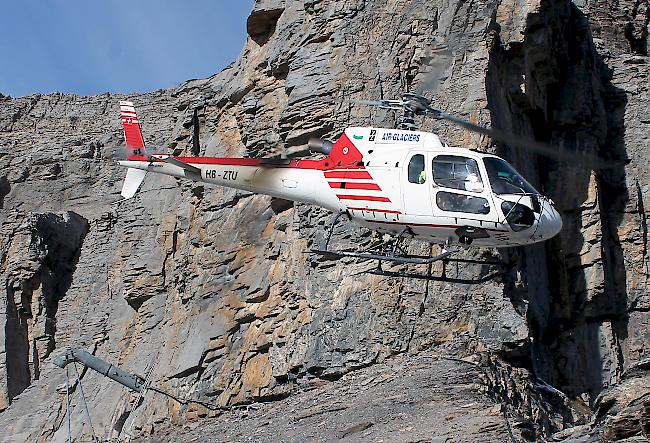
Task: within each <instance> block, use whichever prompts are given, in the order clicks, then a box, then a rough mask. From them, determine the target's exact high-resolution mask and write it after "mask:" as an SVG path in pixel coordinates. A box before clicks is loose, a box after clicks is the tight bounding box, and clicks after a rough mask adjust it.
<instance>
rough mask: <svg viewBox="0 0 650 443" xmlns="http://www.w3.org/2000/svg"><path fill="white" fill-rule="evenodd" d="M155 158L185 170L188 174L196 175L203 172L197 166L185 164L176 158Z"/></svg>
mask: <svg viewBox="0 0 650 443" xmlns="http://www.w3.org/2000/svg"><path fill="white" fill-rule="evenodd" d="M155 158H157V159H159V160H162V161H164V162H165V163H169V164H171V165H174V166H178V167H179V168H183V169H185V170H186V171H188V172H193V173H195V174H199V175H200V174H201V170H200V169H199V168H197V167H196V166H192V165H190V164H189V163H185V162H183V161H180V160H178V159H177V158H174V157H166V156H155Z"/></svg>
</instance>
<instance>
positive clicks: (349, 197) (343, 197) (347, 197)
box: [336, 194, 390, 203]
mask: <svg viewBox="0 0 650 443" xmlns="http://www.w3.org/2000/svg"><path fill="white" fill-rule="evenodd" d="M336 196H337V197H338V198H339V199H341V200H364V201H370V202H386V203H390V199H389V198H388V197H375V196H374V195H345V194H336Z"/></svg>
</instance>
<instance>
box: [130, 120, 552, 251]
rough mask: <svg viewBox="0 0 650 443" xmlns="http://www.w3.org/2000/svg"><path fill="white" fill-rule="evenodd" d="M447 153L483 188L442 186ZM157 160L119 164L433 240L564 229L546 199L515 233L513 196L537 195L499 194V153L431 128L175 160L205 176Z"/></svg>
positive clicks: (496, 239)
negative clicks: (445, 139)
mask: <svg viewBox="0 0 650 443" xmlns="http://www.w3.org/2000/svg"><path fill="white" fill-rule="evenodd" d="M415 155H420V156H422V157H420V158H423V159H424V165H425V166H424V172H422V173H421V174H423V176H422V178H421V180H420V182H417V181H416V182H414V180H413V177H412V176H409V170H408V168H409V162H410V161H411V159H412V158H413V156H415ZM440 156H460V157H463V158H467V159H472V160H475V161H476V165H478V168H479V169H480V180H482V184H483V185H482V187H481V189H474V190H472V191H467V190H464V189H462V190H459V189H450V188H449V187H445V186H443V185H441V184H440V183H437V182H436V180H435V177H434V171H432V161H433V160H434V158H436V157H437V158H441V157H440ZM152 157H153V159H154V160H151V159H150V160H147V159H146V158H131V159H130V160H127V161H121V162H120V164H121V165H123V166H127V167H130V168H136V169H143V170H146V171H151V172H156V173H162V174H167V175H171V176H175V177H183V178H188V179H191V180H195V181H202V182H206V183H212V184H215V185H220V186H227V187H231V188H236V189H240V190H243V191H248V192H253V193H260V194H266V195H270V196H273V197H278V198H283V199H287V200H293V201H298V202H304V203H308V204H313V205H317V206H321V207H324V208H326V209H329V210H331V211H333V212H344V211H347V213H348V214H349V215H350V217H351V218H352V219H353V220H354V221H357V222H359V223H361V224H362V225H364V226H367V227H369V228H372V229H376V230H379V231H382V232H389V233H397V232H400V231H402V230H403V229H404V228H405V227H408V228H409V233H412V234H414V235H415V236H416V237H417V238H420V239H422V240H426V241H430V242H433V243H445V242H454V241H457V240H458V238H459V235H458V233H457V232H458V229H459V228H464V227H469V228H480V229H481V230H484V231H485V232H487V233H488V234H489V236H488V237H486V238H476V239H474V241H473V244H476V245H483V246H517V245H524V244H530V243H535V242H538V241H542V240H546V239H548V238H550V237H552V236H554V235H555V234H557V233H558V232H559V230H560V229H561V226H562V220H561V218H560V216H559V214H558V213H557V211H556V210H555V208H554V207H553V204H552V202H551V201H550V200H548V199H546V198H544V197H541V198H540V199H539V200H540V204H539V206H540V208H539V211H538V212H536V213H535V217H536V218H535V222H534V223H533V224H532V225H531V226H530V228H527V229H523V230H519V231H518V232H515V231H514V230H513V229H512V228H511V227H510V225H509V224H508V222H507V221H506V219H505V218H506V214H504V213H503V210H502V203H503V202H504V201H509V202H514V203H520V204H522V205H526V206H528V207H532V206H533V202H532V197H531V196H529V195H522V194H519V195H518V194H496V193H495V192H493V189H492V187H491V186H490V183H489V179H488V171H486V167H485V164H484V162H483V159H484V158H486V157H493V158H498V157H495V156H493V155H490V154H484V153H480V152H476V151H471V150H467V149H461V148H452V147H448V146H443V145H442V144H441V142H440V140H439V138H438V137H437V136H436V135H435V134H432V133H426V132H415V131H401V130H394V129H380V128H368V127H361V128H356V127H353V128H348V129H347V130H346V131H345V134H344V136H343V137H342V138H341V139H340V140H339V141H338V142H337V143H336V144H335V147H334V149H333V151H332V153H330V156H329V157H326V158H325V159H321V160H292V161H291V162H290V164H286V165H277V164H262V162H260V161H259V159H223V158H208V157H176V158H177V159H179V160H181V161H182V162H184V163H185V164H188V165H191V166H192V167H194V168H197V169H198V170H200V174H199V173H197V171H193V170H190V169H188V168H183V167H182V166H178V165H177V164H171V163H167V162H165V161H159V160H158V159H161V158H163V157H167V156H152ZM348 157H349V158H350V159H348ZM422 181H423V182H422ZM439 193H443V194H441V195H438V194H439ZM441 196H443V197H445V198H464V199H474V200H475V201H481V202H484V203H483V207H482V208H484V209H481V212H480V213H467V212H455V211H453V210H450V209H449V208H445V209H443V208H441V204H440V202H441V201H442V200H441Z"/></svg>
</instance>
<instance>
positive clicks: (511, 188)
mask: <svg viewBox="0 0 650 443" xmlns="http://www.w3.org/2000/svg"><path fill="white" fill-rule="evenodd" d="M483 161H484V163H485V169H486V170H487V173H488V177H489V179H490V183H491V184H492V190H493V191H494V193H495V194H539V192H537V191H536V190H535V188H533V187H532V185H531V184H530V183H528V182H527V181H526V180H525V179H524V178H523V177H522V176H521V175H520V174H519V173H518V172H517V171H516V170H515V168H513V167H512V166H510V164H509V163H508V162H506V161H505V160H503V159H500V158H495V157H485V158H484V159H483Z"/></svg>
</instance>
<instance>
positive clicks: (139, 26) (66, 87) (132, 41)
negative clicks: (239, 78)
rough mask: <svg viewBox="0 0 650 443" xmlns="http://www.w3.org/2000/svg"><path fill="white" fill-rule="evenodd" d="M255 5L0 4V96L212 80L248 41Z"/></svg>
mask: <svg viewBox="0 0 650 443" xmlns="http://www.w3.org/2000/svg"><path fill="white" fill-rule="evenodd" d="M252 9H253V0H186V1H183V0H85V1H84V0H16V1H13V0H11V1H3V2H2V3H0V17H2V21H1V23H0V54H2V62H0V93H3V94H5V95H11V96H13V97H19V96H23V95H28V94H33V93H36V92H41V93H47V92H55V91H59V92H69V93H70V92H72V93H76V94H81V95H94V94H101V93H103V92H107V91H108V92H124V93H129V92H145V91H152V90H155V89H159V88H169V87H174V86H176V85H178V84H180V83H182V82H183V81H185V80H188V79H191V78H203V77H207V76H210V75H212V74H215V73H217V72H219V71H221V70H222V69H223V68H225V67H226V66H227V65H228V64H230V63H231V62H232V61H234V60H235V59H236V58H237V56H238V55H239V53H240V52H241V50H242V48H243V47H244V44H245V42H246V18H247V17H248V15H249V14H250V11H251V10H252Z"/></svg>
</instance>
